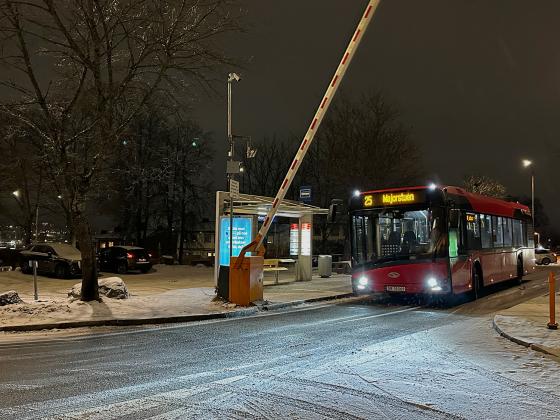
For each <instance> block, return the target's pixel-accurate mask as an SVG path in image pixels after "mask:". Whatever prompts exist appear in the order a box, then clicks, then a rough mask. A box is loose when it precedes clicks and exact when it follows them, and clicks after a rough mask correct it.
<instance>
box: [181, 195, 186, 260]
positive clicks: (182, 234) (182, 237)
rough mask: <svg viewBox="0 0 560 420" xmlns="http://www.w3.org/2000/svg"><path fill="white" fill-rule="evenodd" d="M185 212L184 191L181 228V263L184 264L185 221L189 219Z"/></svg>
mask: <svg viewBox="0 0 560 420" xmlns="http://www.w3.org/2000/svg"><path fill="white" fill-rule="evenodd" d="M185 213H186V212H185V196H184V192H183V200H182V201H181V229H180V230H179V264H183V252H184V248H185V223H186V219H187V215H186V214H185Z"/></svg>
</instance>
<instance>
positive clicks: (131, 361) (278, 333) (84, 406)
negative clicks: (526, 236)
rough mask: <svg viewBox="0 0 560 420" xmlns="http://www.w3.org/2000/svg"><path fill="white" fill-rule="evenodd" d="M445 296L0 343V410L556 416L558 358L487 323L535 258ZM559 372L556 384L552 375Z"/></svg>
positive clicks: (10, 414)
mask: <svg viewBox="0 0 560 420" xmlns="http://www.w3.org/2000/svg"><path fill="white" fill-rule="evenodd" d="M530 278H531V279H532V280H531V281H528V282H526V283H524V284H523V285H522V286H521V287H518V286H513V285H508V287H499V288H495V289H494V290H493V291H492V293H490V294H488V296H486V297H484V298H482V299H480V300H478V301H477V302H467V303H463V304H458V305H456V306H453V307H450V308H441V307H433V306H422V305H419V304H417V303H416V302H391V301H384V300H367V299H363V300H355V299H354V300H352V299H349V300H345V301H341V302H338V303H334V304H325V305H315V306H309V307H301V308H298V309H297V310H292V311H285V312H275V313H270V314H265V315H262V316H257V317H252V318H242V319H233V320H226V321H220V322H207V323H198V324H188V325H176V326H171V327H169V326H162V327H157V328H137V329H128V330H122V329H121V330H118V329H116V330H115V329H105V330H95V334H93V335H86V336H78V337H71V336H66V335H63V336H59V335H56V334H53V335H52V336H50V339H47V340H40V341H36V342H29V341H27V342H24V341H21V336H19V338H20V341H16V342H12V343H4V344H1V345H0V418H1V419H4V418H6V419H11V418H13V419H22V418H43V417H54V418H99V419H108V418H130V419H142V418H165V419H167V418H192V417H197V418H262V419H267V418H289V417H291V418H539V419H546V418H550V419H557V418H560V400H559V399H558V396H559V394H558V393H555V389H557V390H559V391H558V392H560V370H559V369H558V363H557V362H555V361H553V360H550V359H547V358H546V357H544V356H542V355H540V354H535V353H533V352H531V351H528V350H526V349H524V348H522V347H520V346H517V345H515V344H512V343H510V342H508V341H506V340H505V339H503V338H501V337H499V336H497V335H496V334H495V333H494V332H493V330H492V329H491V324H490V319H491V315H492V313H493V312H495V311H496V310H498V309H502V308H507V307H510V306H512V305H514V304H516V303H519V302H521V301H524V300H527V299H529V298H531V297H533V296H537V295H539V294H542V292H543V291H544V290H545V287H546V282H545V271H544V270H541V271H540V272H539V273H537V274H534V275H532V276H530ZM556 384H557V385H558V386H556V387H555V385H556Z"/></svg>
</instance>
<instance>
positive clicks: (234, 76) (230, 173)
mask: <svg viewBox="0 0 560 420" xmlns="http://www.w3.org/2000/svg"><path fill="white" fill-rule="evenodd" d="M240 80H241V77H239V75H237V73H230V74H229V75H228V84H227V87H228V92H227V94H228V110H227V136H228V143H229V152H228V157H229V162H230V165H229V166H228V170H227V180H228V188H229V257H230V260H231V256H232V255H233V194H232V191H231V181H232V180H235V171H234V166H235V165H234V153H235V146H234V141H233V135H232V133H231V84H232V83H233V82H239V81H240Z"/></svg>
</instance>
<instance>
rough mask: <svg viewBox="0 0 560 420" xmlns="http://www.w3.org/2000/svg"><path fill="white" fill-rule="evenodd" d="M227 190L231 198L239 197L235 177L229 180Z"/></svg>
mask: <svg viewBox="0 0 560 420" xmlns="http://www.w3.org/2000/svg"><path fill="white" fill-rule="evenodd" d="M229 192H230V194H231V195H232V196H233V198H238V197H239V181H236V180H235V179H230V180H229Z"/></svg>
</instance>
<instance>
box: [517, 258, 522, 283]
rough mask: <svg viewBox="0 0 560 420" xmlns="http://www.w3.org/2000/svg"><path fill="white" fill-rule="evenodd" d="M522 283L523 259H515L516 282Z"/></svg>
mask: <svg viewBox="0 0 560 420" xmlns="http://www.w3.org/2000/svg"><path fill="white" fill-rule="evenodd" d="M521 283H523V259H522V258H521V257H519V258H518V259H517V284H521Z"/></svg>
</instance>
